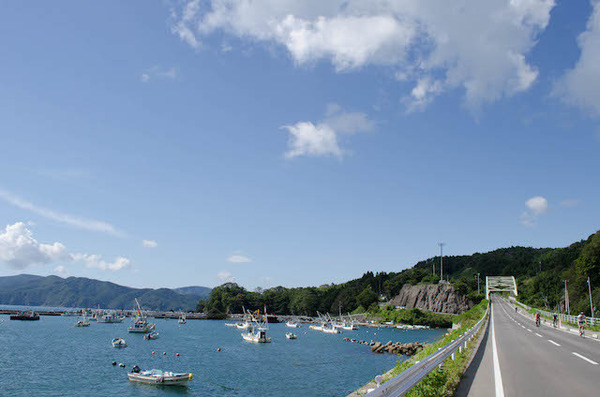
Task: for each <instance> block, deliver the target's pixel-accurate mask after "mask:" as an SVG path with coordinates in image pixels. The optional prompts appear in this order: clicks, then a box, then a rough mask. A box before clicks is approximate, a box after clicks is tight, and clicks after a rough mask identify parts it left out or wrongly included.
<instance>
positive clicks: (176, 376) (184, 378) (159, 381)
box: [127, 365, 193, 386]
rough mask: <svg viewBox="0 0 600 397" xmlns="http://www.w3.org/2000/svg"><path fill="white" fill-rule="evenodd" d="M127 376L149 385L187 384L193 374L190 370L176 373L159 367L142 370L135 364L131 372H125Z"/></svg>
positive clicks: (133, 380)
mask: <svg viewBox="0 0 600 397" xmlns="http://www.w3.org/2000/svg"><path fill="white" fill-rule="evenodd" d="M127 377H128V378H129V380H130V381H132V382H140V383H146V384H149V385H159V386H187V383H188V382H189V381H191V380H192V378H193V375H192V374H191V373H190V372H183V373H176V372H168V371H161V370H159V369H151V370H149V371H142V370H141V369H140V368H139V367H138V366H137V365H136V366H135V367H133V369H132V370H131V372H128V373H127Z"/></svg>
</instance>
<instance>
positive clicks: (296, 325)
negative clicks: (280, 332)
mask: <svg viewBox="0 0 600 397" xmlns="http://www.w3.org/2000/svg"><path fill="white" fill-rule="evenodd" d="M285 325H286V326H287V327H290V328H300V323H298V322H297V321H292V320H290V321H288V322H286V323H285Z"/></svg>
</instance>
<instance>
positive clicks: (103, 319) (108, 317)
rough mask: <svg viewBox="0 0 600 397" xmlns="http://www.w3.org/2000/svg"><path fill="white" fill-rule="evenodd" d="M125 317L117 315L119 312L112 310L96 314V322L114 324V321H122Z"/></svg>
mask: <svg viewBox="0 0 600 397" xmlns="http://www.w3.org/2000/svg"><path fill="white" fill-rule="evenodd" d="M124 319H125V317H119V316H117V313H116V312H114V311H110V312H108V313H104V314H102V313H99V314H97V315H96V322H99V323H105V324H114V323H122V322H123V320H124Z"/></svg>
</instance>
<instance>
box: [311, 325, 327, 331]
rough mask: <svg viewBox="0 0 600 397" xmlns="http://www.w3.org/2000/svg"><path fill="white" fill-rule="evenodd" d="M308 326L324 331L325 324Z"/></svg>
mask: <svg viewBox="0 0 600 397" xmlns="http://www.w3.org/2000/svg"><path fill="white" fill-rule="evenodd" d="M308 328H310V329H313V330H315V331H323V324H313V325H309V326H308Z"/></svg>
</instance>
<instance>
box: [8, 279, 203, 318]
mask: <svg viewBox="0 0 600 397" xmlns="http://www.w3.org/2000/svg"><path fill="white" fill-rule="evenodd" d="M204 296H206V295H204ZM202 297H203V295H197V294H182V293H179V292H176V291H173V290H171V289H168V288H159V289H151V288H142V289H139V288H130V287H124V286H121V285H118V284H114V283H110V282H105V281H98V280H92V279H88V278H83V277H68V278H61V277H57V276H48V277H42V276H34V275H29V274H21V275H18V276H9V277H0V304H4V305H24V306H51V307H97V306H98V305H100V307H102V308H111V309H130V308H131V307H132V306H133V300H134V298H138V300H139V301H140V302H141V304H142V305H143V306H144V308H147V309H153V310H170V309H173V310H193V309H195V308H196V304H197V302H198V299H200V298H202Z"/></svg>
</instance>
